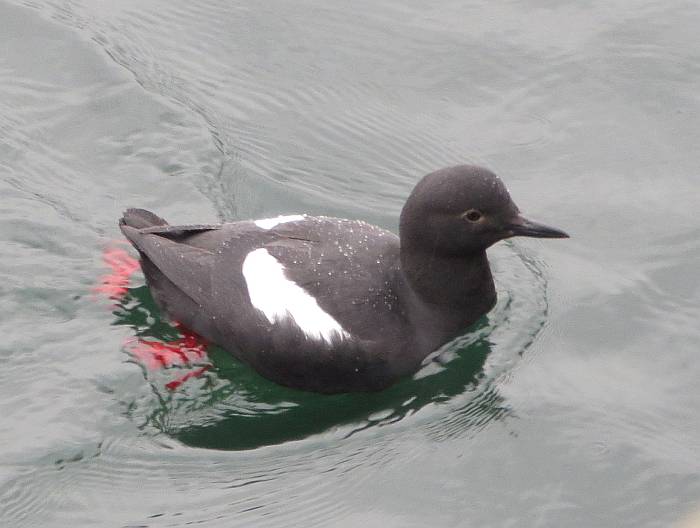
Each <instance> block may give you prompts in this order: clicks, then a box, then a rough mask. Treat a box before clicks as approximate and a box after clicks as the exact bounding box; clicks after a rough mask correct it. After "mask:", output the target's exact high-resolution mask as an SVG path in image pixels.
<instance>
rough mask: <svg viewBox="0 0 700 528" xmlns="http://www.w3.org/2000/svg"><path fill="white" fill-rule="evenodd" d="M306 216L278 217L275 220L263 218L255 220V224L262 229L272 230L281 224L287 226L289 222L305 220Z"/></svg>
mask: <svg viewBox="0 0 700 528" xmlns="http://www.w3.org/2000/svg"><path fill="white" fill-rule="evenodd" d="M303 219H304V215H286V216H276V217H275V218H263V219H262V220H255V222H254V224H255V225H256V226H258V227H259V228H260V229H265V230H267V229H272V228H273V227H275V226H277V225H279V224H285V223H287V222H298V221H299V220H303Z"/></svg>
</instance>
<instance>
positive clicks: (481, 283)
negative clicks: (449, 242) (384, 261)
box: [401, 248, 496, 344]
mask: <svg viewBox="0 0 700 528" xmlns="http://www.w3.org/2000/svg"><path fill="white" fill-rule="evenodd" d="M401 275H402V280H403V283H404V284H403V286H402V288H403V290H404V291H403V292H402V295H405V296H408V297H413V298H414V302H411V303H408V304H409V305H410V306H412V308H411V310H410V311H409V313H408V316H409V318H411V319H414V320H415V321H414V322H415V323H416V324H417V325H423V327H424V328H425V325H429V326H432V327H434V328H435V331H434V334H435V339H436V340H438V341H439V340H448V339H451V338H452V337H455V336H456V335H458V334H459V333H460V332H461V331H463V330H464V329H465V328H466V327H467V326H469V325H471V324H472V323H474V322H475V321H476V320H477V319H479V317H481V316H482V315H484V314H485V313H486V312H488V311H489V310H490V309H491V308H493V306H494V304H495V302H496V288H495V286H494V283H493V276H492V275H491V268H490V267H489V261H488V258H487V256H486V251H481V252H479V253H476V254H472V255H466V256H465V255H460V256H441V255H436V254H435V253H429V252H422V251H420V250H418V251H411V250H410V248H409V250H408V251H404V250H403V248H402V252H401ZM440 344H442V343H440Z"/></svg>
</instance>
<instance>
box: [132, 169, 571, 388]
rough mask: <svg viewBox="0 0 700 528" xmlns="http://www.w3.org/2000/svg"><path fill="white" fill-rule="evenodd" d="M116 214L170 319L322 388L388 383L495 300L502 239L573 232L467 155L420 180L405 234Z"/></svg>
mask: <svg viewBox="0 0 700 528" xmlns="http://www.w3.org/2000/svg"><path fill="white" fill-rule="evenodd" d="M120 227H121V230H122V232H123V233H124V235H125V236H126V238H128V239H129V241H130V242H131V243H132V244H133V245H134V247H135V248H136V249H137V250H138V252H139V254H140V256H141V267H142V268H143V272H144V275H145V276H146V281H147V284H148V286H149V287H150V290H151V292H152V294H153V297H154V299H155V301H156V303H157V304H158V305H159V307H160V308H161V309H162V310H163V311H164V312H165V313H167V314H168V315H169V316H170V317H171V318H173V319H175V320H176V321H178V322H180V323H181V324H183V325H184V326H186V327H187V328H189V329H191V330H193V331H194V332H196V333H198V334H199V335H201V336H203V337H204V338H206V339H207V340H209V341H212V342H214V343H216V344H218V345H220V346H221V347H223V348H225V349H226V350H228V351H229V352H231V353H232V354H233V355H234V356H236V357H237V358H239V359H240V360H242V361H244V362H246V363H248V364H249V365H251V366H252V367H253V368H254V369H255V370H257V371H258V372H259V373H260V374H262V375H263V376H265V377H267V378H269V379H271V380H273V381H275V382H277V383H280V384H282V385H286V386H289V387H294V388H298V389H302V390H309V391H316V392H323V393H336V392H350V391H373V390H380V389H382V388H384V387H387V386H389V385H391V384H392V383H394V382H395V381H397V380H398V379H400V378H401V377H402V376H406V375H408V374H411V373H413V372H415V371H416V370H417V369H418V368H419V367H420V365H421V362H422V361H423V359H425V357H426V356H427V355H428V354H430V353H431V352H433V351H434V350H436V349H437V348H439V347H440V346H441V345H443V344H445V343H446V342H448V341H450V340H452V339H453V338H455V337H457V336H458V335H460V334H461V333H463V332H464V331H465V329H467V327H469V325H471V324H472V323H474V322H475V321H476V320H477V319H478V318H479V317H481V316H482V315H484V314H485V313H486V312H488V311H489V310H490V309H491V308H492V307H493V306H494V304H495V302H496V290H495V288H494V283H493V278H492V276H491V270H490V268H489V261H488V259H487V257H486V249H487V248H488V247H489V246H491V245H492V244H494V243H495V242H497V241H499V240H503V239H505V238H509V237H512V236H517V235H522V236H530V237H541V238H566V237H567V236H568V235H567V234H566V233H564V232H563V231H560V230H558V229H554V228H552V227H548V226H545V225H542V224H537V223H535V222H531V221H530V220H527V219H525V218H523V217H522V216H521V215H520V213H519V210H518V208H517V207H516V205H515V204H514V203H513V202H512V200H511V198H510V195H509V193H508V190H507V189H506V186H505V185H504V184H503V182H502V181H501V180H500V178H498V177H497V176H496V175H495V174H493V173H492V172H491V171H489V170H487V169H484V168H481V167H475V166H468V165H462V166H457V167H450V168H446V169H442V170H438V171H436V172H433V173H431V174H428V175H427V176H425V177H424V178H423V179H422V180H421V181H420V182H419V183H418V184H417V185H416V187H415V188H414V189H413V192H412V193H411V195H410V196H409V197H408V200H407V201H406V204H405V205H404V207H403V210H402V211H401V218H400V227H399V233H400V236H398V237H397V236H396V235H394V234H393V233H391V232H389V231H386V230H384V229H381V228H379V227H376V226H373V225H370V224H367V223H365V222H362V221H358V220H344V219H339V218H329V217H323V216H307V215H290V216H279V217H277V218H270V219H265V220H256V221H242V222H233V223H224V224H213V225H185V226H171V225H169V224H168V223H167V222H165V221H164V220H163V219H161V218H159V217H158V216H156V215H155V214H153V213H151V212H149V211H145V210H143V209H129V210H127V211H126V212H125V213H124V217H123V218H122V219H121V220H120Z"/></svg>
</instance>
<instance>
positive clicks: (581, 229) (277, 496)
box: [0, 0, 700, 528]
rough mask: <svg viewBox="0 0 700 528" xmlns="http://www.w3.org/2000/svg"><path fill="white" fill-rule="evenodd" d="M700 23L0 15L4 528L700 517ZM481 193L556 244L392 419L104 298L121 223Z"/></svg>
mask: <svg viewBox="0 0 700 528" xmlns="http://www.w3.org/2000/svg"><path fill="white" fill-rule="evenodd" d="M698 28H700V4H699V3H697V2H693V1H680V0H670V1H664V2H661V1H658V0H654V1H636V0H634V1H628V0H624V1H623V0H612V1H601V0H592V1H586V2H581V1H574V0H562V1H560V2H552V1H546V0H515V1H508V2H487V1H484V0H475V1H471V2H458V1H455V0H440V1H439V2H433V3H431V2H416V1H412V0H406V1H403V2H398V1H391V0H381V1H379V2H368V1H366V0H360V1H357V2H338V1H335V0H331V1H320V0H305V1H302V2H291V1H287V2H283V1H274V0H273V1H270V2H240V1H237V0H228V1H221V0H212V1H209V2H191V1H190V2H188V1H184V0H170V1H165V0H146V1H140V2H135V1H130V0H125V1H122V2H105V1H92V2H89V1H87V0H65V1H57V0H56V1H51V0H48V1H39V0H24V1H23V0H17V1H15V0H0V204H1V205H2V207H0V249H1V251H2V258H1V259H0V336H2V339H1V341H0V360H1V364H0V446H1V449H0V525H2V526H3V527H5V526H6V527H12V528H19V527H37V526H42V527H65V526H71V527H80V526H86V527H97V526H105V527H134V526H148V527H161V526H169V527H172V526H185V525H196V526H205V527H215V526H216V527H218V526H222V527H232V526H242V527H263V526H270V527H291V526H304V527H312V526H323V527H327V526H333V527H356V526H363V527H382V528H385V527H414V526H415V527H423V526H430V527H453V526H460V527H462V526H463V527H474V526H493V527H508V526H512V527H550V526H552V527H554V526H556V527H669V526H670V527H677V528H681V527H690V526H698V525H697V524H692V521H690V519H691V518H692V517H693V516H694V515H696V514H697V512H698V510H700V384H699V383H698V380H699V379H700V361H699V360H698V351H699V348H700V347H699V343H700V220H699V217H698V211H699V210H700V188H699V187H700V148H698V145H699V140H700V39H699V38H698ZM457 163H476V164H481V165H485V166H487V167H489V168H491V169H492V170H494V171H495V172H497V173H498V174H499V175H500V176H501V177H502V178H503V179H504V181H505V182H506V183H507V184H508V186H509V188H510V191H511V194H512V196H513V198H514V199H515V201H516V203H518V204H519V205H520V207H521V208H522V209H523V211H524V212H525V213H527V214H528V215H529V216H531V217H533V218H537V219H541V220H542V221H546V222H548V223H551V224H552V225H556V226H558V227H561V228H562V229H565V230H567V231H568V232H570V234H571V235H572V238H571V239H570V240H566V241H538V240H516V241H513V242H508V243H502V244H500V245H498V246H497V247H494V248H493V249H492V250H491V251H490V259H491V261H492V266H493V269H494V275H495V279H496V282H497V284H498V291H499V303H498V305H497V306H496V308H494V310H493V311H492V312H491V313H490V314H489V315H488V316H487V317H485V318H484V319H483V320H481V321H480V322H479V323H478V324H477V325H476V326H475V327H474V328H472V329H470V331H469V332H467V333H466V334H465V335H464V336H463V337H462V338H460V339H458V340H457V341H455V342H454V343H452V344H450V345H448V346H447V347H445V349H444V350H442V351H441V353H440V355H439V356H438V357H437V358H436V361H432V362H430V363H428V364H427V365H426V366H425V368H424V369H422V370H421V371H420V372H419V373H418V374H417V375H416V376H414V377H413V378H412V379H407V380H404V381H402V382H401V383H399V384H397V385H396V386H394V387H392V388H390V389H389V390H387V391H385V392H382V393H377V394H355V395H337V396H331V397H328V396H322V395H315V394H307V393H301V392H297V391H292V390H288V389H284V388H281V387H278V386H276V385H274V384H272V383H270V382H268V381H267V380H264V379H262V378H260V377H259V376H257V375H256V374H255V373H254V372H253V371H252V370H250V369H249V368H248V367H246V366H245V365H242V364H240V363H238V362H237V361H235V360H233V359H232V358H230V357H229V356H228V355H227V354H226V353H225V352H223V351H221V350H218V349H216V348H214V349H212V350H211V351H210V356H211V359H212V363H213V366H212V368H211V369H210V370H209V371H207V372H206V373H205V374H204V375H203V376H199V377H193V378H192V379H189V380H187V381H186V382H185V383H183V384H182V386H181V387H179V388H178V389H176V390H168V389H167V388H166V387H165V384H166V383H167V382H168V380H169V379H171V378H170V377H169V376H172V374H173V372H172V371H174V370H178V369H175V368H172V369H165V371H157V370H155V371H153V370H149V369H147V368H145V367H144V366H143V365H142V364H140V363H139V362H138V361H136V360H135V359H134V357H133V356H132V355H131V354H130V353H129V350H128V346H127V345H126V343H128V342H129V340H133V339H134V338H135V337H137V336H142V337H143V336H145V337H149V338H151V339H159V340H161V341H168V340H171V339H175V338H176V337H177V330H176V329H175V328H173V327H172V326H171V325H170V324H169V323H168V321H167V320H165V319H164V318H163V317H162V316H161V315H160V314H159V313H158V311H157V309H156V308H155V307H154V305H153V302H152V300H151V298H150V296H149V294H148V291H147V289H146V288H145V286H144V285H143V279H142V277H141V276H140V275H138V274H137V275H136V276H135V277H134V279H133V281H132V283H131V285H130V289H129V291H128V293H127V294H126V296H125V297H124V298H123V299H122V300H120V301H119V302H117V303H116V304H113V303H111V302H109V301H108V300H106V299H104V298H100V297H99V296H98V295H96V294H95V293H94V291H93V287H94V286H95V284H97V283H99V280H100V277H101V276H103V275H104V273H105V265H104V263H103V260H102V254H103V251H104V249H105V248H106V247H109V245H110V244H114V243H115V242H114V240H115V239H118V238H119V232H118V229H117V226H116V220H117V218H118V217H119V216H120V213H121V211H122V210H123V209H124V208H126V207H128V206H139V207H145V208H149V209H152V210H154V211H156V212H157V213H158V214H160V215H162V216H164V217H165V218H167V219H169V220H172V221H173V222H178V223H189V222H194V223H201V222H216V221H220V220H238V219H247V218H262V217H265V216H272V215H277V214H279V213H294V212H307V213H312V214H325V215H332V216H340V217H348V218H360V219H363V220H366V221H369V222H372V223H375V224H378V225H381V226H382V227H385V228H388V229H392V230H395V229H396V228H397V218H398V213H399V211H400V209H401V206H402V204H403V201H404V200H405V198H406V196H407V195H408V193H409V192H410V190H411V188H412V186H413V185H414V183H415V182H416V181H417V180H418V179H419V178H420V177H421V176H422V175H423V174H425V173H427V172H430V171H432V170H435V169H437V168H441V167H444V166H448V165H452V164H457Z"/></svg>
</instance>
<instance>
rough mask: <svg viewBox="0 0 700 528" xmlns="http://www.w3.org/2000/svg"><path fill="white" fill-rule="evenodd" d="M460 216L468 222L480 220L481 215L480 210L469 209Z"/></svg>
mask: <svg viewBox="0 0 700 528" xmlns="http://www.w3.org/2000/svg"><path fill="white" fill-rule="evenodd" d="M462 216H463V217H464V218H466V219H467V220H469V221H470V222H478V221H479V220H481V217H482V216H483V215H482V214H481V211H477V210H476V209H469V211H467V212H466V213H464V214H463V215H462Z"/></svg>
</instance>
